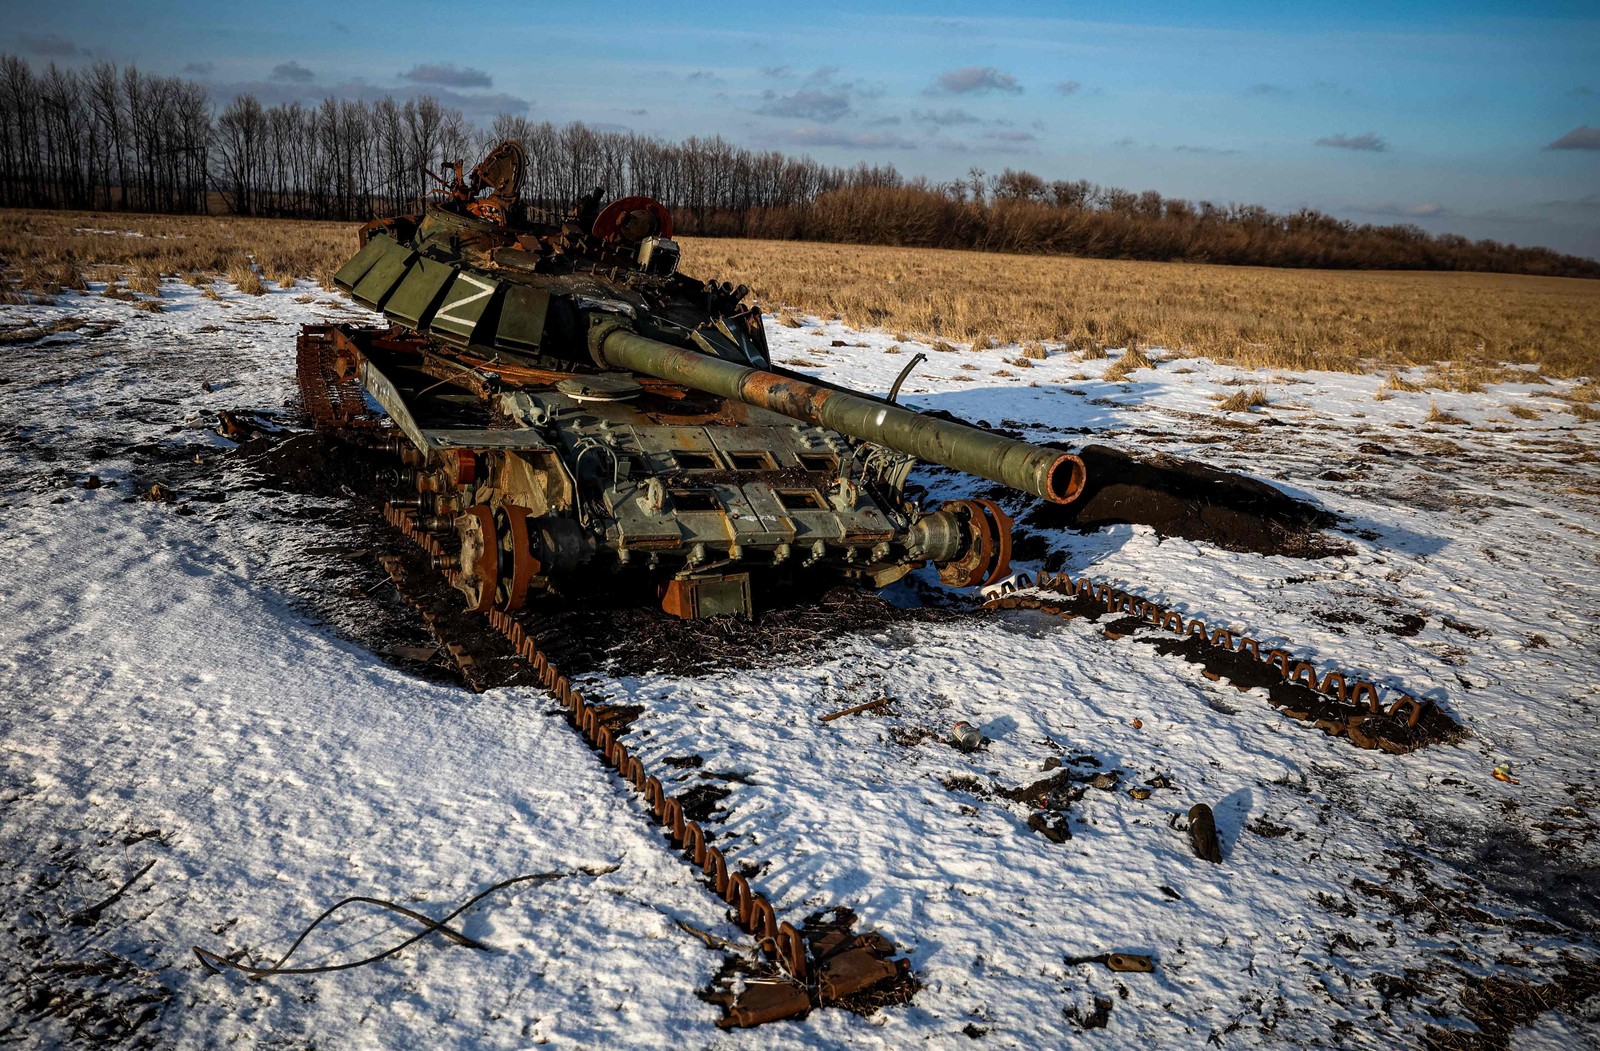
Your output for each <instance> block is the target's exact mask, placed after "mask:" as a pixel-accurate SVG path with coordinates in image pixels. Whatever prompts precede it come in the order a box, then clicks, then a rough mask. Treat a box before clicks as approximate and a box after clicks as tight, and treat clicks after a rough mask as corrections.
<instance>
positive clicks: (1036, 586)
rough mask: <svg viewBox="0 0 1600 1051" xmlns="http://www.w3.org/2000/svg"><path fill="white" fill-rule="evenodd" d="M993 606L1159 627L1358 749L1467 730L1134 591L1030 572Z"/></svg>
mask: <svg viewBox="0 0 1600 1051" xmlns="http://www.w3.org/2000/svg"><path fill="white" fill-rule="evenodd" d="M986 594H987V596H988V597H987V599H986V601H985V602H984V608H986V609H1033V610H1039V611H1041V612H1044V613H1049V614H1052V615H1054V616H1058V617H1063V618H1066V619H1071V618H1073V617H1085V618H1088V619H1091V620H1102V619H1105V618H1107V617H1110V618H1112V619H1110V620H1107V621H1106V623H1105V625H1104V630H1105V633H1106V634H1107V635H1108V636H1110V637H1111V638H1125V637H1128V636H1129V635H1135V634H1139V633H1147V632H1150V631H1152V630H1154V631H1157V632H1161V633H1165V634H1166V635H1169V636H1173V637H1174V638H1173V639H1171V640H1166V639H1163V640H1160V641H1158V642H1157V649H1158V650H1160V651H1161V652H1166V653H1174V654H1177V655H1179V656H1182V657H1184V658H1186V659H1188V660H1192V661H1194V662H1195V663H1197V664H1199V665H1201V667H1202V668H1203V669H1204V674H1205V675H1206V677H1207V678H1209V679H1213V680H1217V681H1222V680H1226V681H1228V682H1230V683H1232V684H1233V685H1234V686H1236V687H1238V688H1239V689H1241V690H1248V689H1252V688H1256V687H1264V688H1265V689H1266V690H1267V699H1268V700H1269V701H1270V702H1271V703H1272V704H1273V705H1274V706H1276V707H1277V708H1279V709H1280V710H1281V711H1282V712H1283V713H1284V714H1285V715H1288V716H1289V717H1291V718H1293V719H1299V720H1301V721H1304V722H1310V723H1312V724H1313V725H1315V726H1316V727H1317V728H1318V729H1320V730H1322V731H1323V732H1324V733H1326V734H1328V735H1329V736H1330V737H1341V738H1344V739H1345V740H1347V741H1349V742H1350V743H1351V744H1353V745H1355V746H1356V747H1358V748H1378V749H1382V750H1383V751H1386V752H1392V753H1394V754H1397V755H1399V754H1404V753H1406V752H1410V751H1414V750H1416V749H1418V748H1422V747H1425V746H1427V745H1429V744H1434V743H1437V742H1440V741H1447V740H1452V739H1454V738H1455V737H1456V736H1457V735H1458V734H1459V733H1460V731H1461V727H1460V726H1459V725H1458V724H1457V723H1456V722H1455V720H1454V719H1452V718H1450V717H1449V716H1448V715H1446V714H1445V713H1444V712H1442V711H1440V710H1439V708H1438V707H1437V706H1436V705H1435V704H1434V703H1433V702H1432V701H1428V700H1421V699H1418V698H1417V697H1414V696H1412V695H1411V694H1408V693H1405V692H1403V691H1400V690H1388V691H1385V690H1384V689H1382V688H1380V687H1379V686H1378V685H1377V684H1376V683H1373V682H1371V681H1369V680H1366V679H1358V678H1356V677H1354V676H1351V675H1347V674H1346V673H1345V672H1343V671H1339V670H1337V669H1330V670H1328V671H1326V672H1323V671H1320V670H1319V669H1318V668H1317V666H1316V665H1315V664H1312V663H1311V662H1310V661H1306V660H1301V659H1300V658H1298V657H1296V656H1294V655H1293V654H1292V653H1291V652H1289V651H1288V650H1287V649H1284V648H1282V647H1270V648H1269V647H1267V646H1265V645H1264V644H1263V643H1261V642H1260V641H1259V640H1258V639H1257V638H1255V637H1254V636H1251V635H1247V634H1244V633H1243V632H1238V631H1234V630H1232V629H1229V628H1215V629H1213V628H1211V627H1209V626H1208V625H1207V624H1206V622H1205V621H1204V620H1201V619H1200V618H1198V617H1190V618H1187V619H1186V618H1185V617H1184V616H1183V615H1182V614H1180V613H1179V612H1177V611H1176V610H1172V609H1168V608H1167V607H1165V606H1162V605H1160V604H1158V603H1155V602H1151V601H1150V600H1149V599H1147V598H1145V597H1143V596H1141V595H1139V594H1137V593H1135V592H1132V591H1125V590H1122V589H1120V588H1116V587H1113V586H1112V585H1110V584H1106V583H1104V582H1102V581H1097V580H1094V579H1092V578H1090V577H1087V576H1083V577H1079V578H1078V579H1076V580H1074V579H1073V578H1072V576H1071V575H1070V574H1067V573H1061V574H1056V575H1051V574H1042V575H1040V577H1039V578H1038V579H1037V580H1033V579H1031V578H1029V577H1028V576H1027V575H1026V574H1023V575H1021V576H1019V577H1018V578H1016V579H1014V580H1011V581H1007V582H1005V583H1004V584H1002V585H998V586H996V587H995V588H993V589H992V590H990V591H988V592H986Z"/></svg>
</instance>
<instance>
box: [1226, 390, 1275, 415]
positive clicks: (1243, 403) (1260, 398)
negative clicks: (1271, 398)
mask: <svg viewBox="0 0 1600 1051" xmlns="http://www.w3.org/2000/svg"><path fill="white" fill-rule="evenodd" d="M1268 404H1270V402H1268V401H1267V392H1266V391H1264V390H1262V389H1261V388H1260V387H1251V388H1250V389H1249V390H1236V391H1234V392H1233V393H1232V394H1230V395H1228V396H1227V397H1226V398H1224V399H1222V401H1220V402H1218V403H1217V408H1218V409H1220V410H1221V411H1223V412H1249V411H1250V410H1251V409H1254V408H1258V407H1260V406H1262V405H1268Z"/></svg>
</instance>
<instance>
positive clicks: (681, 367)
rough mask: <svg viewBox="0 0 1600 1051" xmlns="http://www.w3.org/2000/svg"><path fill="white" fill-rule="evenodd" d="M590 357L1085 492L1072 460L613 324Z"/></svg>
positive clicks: (986, 470) (970, 469) (968, 464)
mask: <svg viewBox="0 0 1600 1051" xmlns="http://www.w3.org/2000/svg"><path fill="white" fill-rule="evenodd" d="M589 351H590V353H591V355H592V356H593V357H594V360H595V362H596V364H598V365H600V367H602V368H613V369H626V370H628V371H630V372H640V373H644V374H645V375H647V376H655V377H657V378H658V379H664V380H667V381H668V382H671V383H681V384H683V385H684V386H686V387H693V388H695V389H697V390H702V391H706V392H707V393H710V394H716V395H719V396H721V397H724V398H733V399H735V400H738V401H742V402H745V403H746V404H749V405H754V406H757V407H759V408H763V409H767V410H769V411H771V412H776V413H781V414H783V415H785V416H788V417H791V418H793V419H796V420H799V421H801V422H802V423H808V424H812V425H814V426H818V427H826V428H828V429H830V430H834V431H838V432H840V433H841V434H847V435H849V436H850V437H852V438H857V439H859V440H861V441H866V442H872V443H874V444H877V445H882V446H886V447H888V448H890V449H895V450H897V451H899V452H903V453H906V454H908V455H910V456H915V457H916V458H917V459H919V460H923V461H926V462H928V463H938V464H944V465H946V466H948V467H953V468H955V469H956V470H958V471H964V472H966V473H967V474H973V475H977V476H978V477H980V478H987V479H988V480H989V481H991V482H999V483H1000V484H1001V485H1008V486H1010V487H1011V488H1013V489H1020V490H1022V491H1023V492H1025V493H1032V494H1033V495H1034V496H1037V497H1040V498H1042V499H1045V500H1048V501H1050V502H1052V503H1057V504H1064V503H1068V502H1070V501H1071V500H1072V499H1073V497H1075V496H1077V495H1078V492H1079V491H1080V490H1081V489H1082V488H1083V483H1084V479H1085V470H1084V465H1083V461H1082V460H1081V459H1079V458H1078V457H1077V456H1074V455H1073V454H1071V453H1065V452H1062V451H1061V450H1059V449H1049V448H1045V447H1043V446H1039V445H1031V444H1029V443H1027V442H1020V441H1016V440H1014V439H1012V438H1006V437H1003V436H1001V435H998V434H991V433H990V432H988V431H985V430H980V429H979V428H977V427H972V426H969V425H968V424H964V423H956V422H952V421H950V420H941V419H938V418H936V417H933V416H926V415H923V414H922V413H919V412H913V411H912V410H910V409H906V408H903V407H901V406H899V405H894V404H890V403H888V402H884V401H880V400H877V399H874V398H868V397H863V396H861V395H858V394H851V393H849V392H847V391H841V390H835V389H833V388H830V387H824V386H821V385H819V384H815V383H808V382H806V381H804V380H800V379H795V378H792V377H789V376H782V375H778V374H777V373H773V372H767V371H765V370H762V369H755V368H750V367H748V366H745V365H739V364H736V363H734V362H731V361H725V360H723V359H721V358H715V357H712V356H710V355H708V354H702V353H699V352H698V351H693V350H686V349H684V348H682V347H675V346H672V345H671V344H668V343H662V342H659V341H657V340H653V339H649V338H647V337H645V336H641V335H639V334H638V333H636V332H633V331H631V330H630V329H628V328H627V326H626V325H625V324H624V323H623V322H621V321H620V320H618V319H616V318H612V317H598V318H595V319H594V321H593V322H592V324H591V327H590V329H589Z"/></svg>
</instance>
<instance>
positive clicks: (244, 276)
mask: <svg viewBox="0 0 1600 1051" xmlns="http://www.w3.org/2000/svg"><path fill="white" fill-rule="evenodd" d="M228 280H229V281H232V282H233V286H234V287H235V288H237V289H238V290H239V291H240V292H243V293H244V294H245V295H247V296H264V295H266V294H267V286H266V285H263V284H262V283H261V276H260V275H259V274H257V273H256V271H255V268H254V267H253V266H251V265H250V261H249V260H247V259H245V260H240V261H239V262H237V263H235V264H234V265H233V266H232V267H230V268H229V269H228Z"/></svg>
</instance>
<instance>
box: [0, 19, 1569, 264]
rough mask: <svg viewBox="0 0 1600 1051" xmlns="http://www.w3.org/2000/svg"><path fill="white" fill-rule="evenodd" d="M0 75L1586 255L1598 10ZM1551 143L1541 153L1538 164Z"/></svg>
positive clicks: (521, 38)
mask: <svg viewBox="0 0 1600 1051" xmlns="http://www.w3.org/2000/svg"><path fill="white" fill-rule="evenodd" d="M6 7H7V8H11V10H9V11H8V13H7V16H6V18H5V19H4V23H3V24H4V25H5V26H6V27H7V28H5V29H0V49H4V50H7V51H10V52H13V53H17V54H21V55H23V56H24V57H26V58H28V59H29V60H30V61H32V62H34V63H35V64H36V65H42V64H43V63H45V62H48V61H56V62H60V63H62V64H67V65H77V64H80V63H84V62H88V61H91V60H92V59H94V58H105V59H110V60H112V61H115V62H118V63H136V64H137V65H138V66H139V67H140V68H141V69H144V70H147V71H150V72H159V73H171V74H184V75H187V76H191V77H193V78H194V79H197V80H201V81H204V82H206V83H208V84H210V85H212V86H213V88H214V89H216V90H217V91H218V92H219V93H220V94H221V95H222V96H223V97H226V95H227V94H228V93H231V92H233V91H235V90H240V89H250V90H255V91H257V92H258V93H259V94H261V95H262V96H263V97H264V99H268V100H278V99H284V98H291V97H299V98H305V99H318V98H321V97H324V96H325V95H329V94H336V95H353V96H371V95H373V94H381V93H383V92H392V93H394V94H396V95H397V96H403V95H409V94H420V93H424V92H426V93H432V94H436V95H439V96H440V97H441V98H443V99H444V100H445V101H447V102H450V103H451V104H454V105H458V106H460V107H462V108H463V109H464V110H466V111H467V112H468V114H469V115H472V116H482V115H486V114H489V113H492V112H493V111H494V110H496V109H506V110H509V111H513V112H519V113H523V114H525V115H527V116H530V117H533V118H536V119H548V120H552V121H555V122H558V123H561V122H565V121H569V120H582V121H586V122H589V123H592V124H597V125H602V126H606V127H616V128H631V129H633V130H636V131H639V132H643V133H648V134H654V135H660V136H665V137H669V138H678V137H682V136H685V135H691V134H721V135H723V136H726V137H727V138H729V139H732V140H735V141H737V142H739V143H741V144H745V145H749V146H753V147H761V148H774V149H782V150H785V151H788V152H793V153H809V154H811V155H812V156H814V157H816V158H818V159H819V160H823V161H826V162H829V163H850V164H853V163H855V162H856V161H859V160H865V161H869V162H883V161H889V162H893V163H894V164H895V165H896V166H897V167H898V168H900V169H901V170H902V171H903V172H905V173H907V174H911V175H927V176H929V177H931V178H934V179H949V178H955V177H960V176H964V175H965V174H966V172H967V171H968V169H970V168H974V167H976V168H981V169H983V170H985V171H988V172H991V173H993V172H998V171H1000V170H1001V169H1003V168H1006V167H1012V168H1026V169H1028V170H1030V171H1034V172H1037V173H1038V174H1040V175H1043V176H1044V177H1045V178H1047V179H1054V178H1068V179H1076V178H1086V179H1090V180H1093V181H1095V182H1099V183H1104V184H1109V185H1118V186H1123V187H1125V188H1128V189H1132V190H1143V189H1155V190H1159V191H1160V192H1162V193H1163V194H1167V195H1169V196H1178V197H1189V198H1193V199H1207V200H1212V201H1216V202H1219V203H1221V202H1229V201H1238V202H1247V203H1256V204H1263V205H1266V206H1267V207H1269V208H1272V209H1275V210H1290V209H1294V208H1298V207H1302V206H1309V207H1313V208H1318V209H1321V210H1323V211H1328V212H1331V213H1333V214H1336V215H1339V216H1341V217H1344V218H1349V219H1354V220H1357V221H1362V222H1402V221H1405V222H1416V223H1418V224H1419V225H1421V226H1423V227H1424V228H1426V229H1428V230H1431V231H1434V232H1442V231H1451V232H1455V233H1461V234H1464V235H1466V236H1469V237H1473V238H1478V237H1493V238H1496V239H1499V240H1502V241H1510V242H1515V243H1519V244H1543V245H1549V246H1551V247H1554V248H1557V249H1560V250H1563V251H1572V252H1578V253H1581V254H1584V255H1590V256H1597V257H1600V8H1597V6H1596V5H1595V4H1593V3H1589V4H1578V3H1546V4H1538V3H1527V4H1511V3H1484V2H1472V0H1463V2H1451V3H1434V2H1410V3H1408V2H1391V3H1371V2H1365V0H1347V2H1341V3H1339V4H1337V5H1333V4H1316V5H1305V6H1304V7H1303V8H1302V7H1291V6H1288V5H1282V4H1267V3H1258V2H1255V0H1228V2H1207V0H1196V2H1192V3H1157V4H1139V5H1134V4H1120V5H1119V4H1090V3H1058V4H1046V3H1033V4H1014V3H1004V2H991V3H981V4H979V3H945V2H932V3H918V4H911V3H883V4H875V5H867V4H848V3H836V2H821V3H809V4H799V3H789V4H764V3H743V4H740V3H726V2H722V3H717V4H707V5H691V4H670V3H660V2H654V3H593V4H572V3H568V4H556V3H543V2H538V0H521V2H515V3H508V2H501V0H481V2H477V3H473V4H470V5H465V4H463V5H454V4H452V5H445V4H437V3H421V2H400V3H382V4H378V3H367V2H364V0H343V2H340V3H331V4H330V3H306V2H302V0H271V2H268V3H264V4H251V5H231V4H218V3H206V4H185V3H161V2H153V3H143V4H126V3H118V4H110V3H105V4H97V3H74V2H61V3H52V4H48V5H47V4H28V5H22V4H18V3H16V0H6ZM1552 144H1561V145H1560V146H1558V147H1557V148H1551V146H1552Z"/></svg>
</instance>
